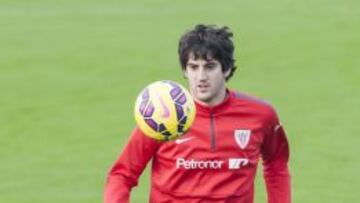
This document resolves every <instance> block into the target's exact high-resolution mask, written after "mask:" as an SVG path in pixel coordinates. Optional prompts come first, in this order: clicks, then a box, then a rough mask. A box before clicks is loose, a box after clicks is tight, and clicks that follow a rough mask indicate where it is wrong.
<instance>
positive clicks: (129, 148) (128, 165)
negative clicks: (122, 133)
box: [104, 128, 158, 203]
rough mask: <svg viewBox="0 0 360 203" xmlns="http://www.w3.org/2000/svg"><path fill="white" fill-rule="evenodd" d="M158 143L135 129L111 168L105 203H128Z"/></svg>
mask: <svg viewBox="0 0 360 203" xmlns="http://www.w3.org/2000/svg"><path fill="white" fill-rule="evenodd" d="M157 147H158V142H157V141H156V140H154V139H151V138H149V137H147V136H145V135H143V134H142V132H141V131H140V129H138V128H135V129H134V130H133V132H132V134H131V137H130V140H129V141H128V143H127V145H126V146H125V148H124V150H123V151H122V153H121V155H120V157H119V158H118V159H117V161H116V162H115V164H114V165H113V167H112V168H111V170H110V172H109V174H108V177H107V182H106V186H105V192H104V193H105V194H104V202H105V203H128V202H129V198H130V192H131V189H132V188H133V187H134V186H136V185H137V183H138V178H139V176H140V175H141V173H142V171H143V170H144V168H145V167H146V165H147V163H148V162H149V160H150V159H151V158H152V157H153V155H154V154H155V153H156V150H157Z"/></svg>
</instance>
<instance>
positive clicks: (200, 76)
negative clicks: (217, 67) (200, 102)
mask: <svg viewBox="0 0 360 203" xmlns="http://www.w3.org/2000/svg"><path fill="white" fill-rule="evenodd" d="M207 77H208V76H207V73H206V70H205V69H204V68H203V67H201V68H199V72H198V79H199V80H201V81H204V80H206V79H207Z"/></svg>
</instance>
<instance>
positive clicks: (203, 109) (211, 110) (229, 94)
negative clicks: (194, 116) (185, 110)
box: [194, 89, 235, 115]
mask: <svg viewBox="0 0 360 203" xmlns="http://www.w3.org/2000/svg"><path fill="white" fill-rule="evenodd" d="M234 96H235V95H234V92H233V91H231V90H229V89H226V97H225V99H224V100H223V101H222V102H221V103H219V104H217V105H215V106H207V105H204V104H200V103H199V102H197V101H195V100H194V102H195V106H196V111H197V113H199V114H207V115H209V114H217V113H220V112H222V111H224V110H225V109H226V108H227V107H229V106H230V103H231V100H233V99H234Z"/></svg>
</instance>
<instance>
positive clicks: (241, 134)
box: [234, 129, 251, 149]
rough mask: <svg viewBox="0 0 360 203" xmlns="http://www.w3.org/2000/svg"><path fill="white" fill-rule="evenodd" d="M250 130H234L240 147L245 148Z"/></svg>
mask: <svg viewBox="0 0 360 203" xmlns="http://www.w3.org/2000/svg"><path fill="white" fill-rule="evenodd" d="M250 135H251V130H244V129H242V130H235V132H234V137H235V141H236V143H237V144H238V145H239V146H240V148H241V149H245V147H246V146H247V145H248V143H249V141H250Z"/></svg>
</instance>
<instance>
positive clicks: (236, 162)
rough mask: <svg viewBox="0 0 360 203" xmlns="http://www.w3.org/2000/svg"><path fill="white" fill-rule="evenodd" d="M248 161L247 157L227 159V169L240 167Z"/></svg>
mask: <svg viewBox="0 0 360 203" xmlns="http://www.w3.org/2000/svg"><path fill="white" fill-rule="evenodd" d="M248 163H249V159H235V158H234V159H229V169H232V170H233V169H240V168H241V167H243V166H246V165H247V164H248Z"/></svg>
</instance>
